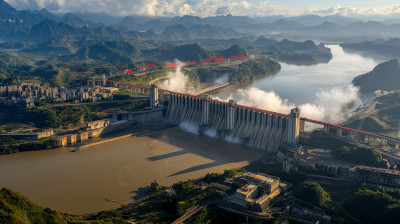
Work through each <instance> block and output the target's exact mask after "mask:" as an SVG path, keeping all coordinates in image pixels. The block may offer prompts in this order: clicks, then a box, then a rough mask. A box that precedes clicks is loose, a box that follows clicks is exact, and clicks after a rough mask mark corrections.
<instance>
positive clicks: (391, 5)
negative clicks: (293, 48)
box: [5, 0, 400, 17]
mask: <svg viewBox="0 0 400 224" xmlns="http://www.w3.org/2000/svg"><path fill="white" fill-rule="evenodd" d="M5 1H6V2H8V3H9V4H10V5H12V6H13V7H15V8H16V9H19V10H21V9H42V8H46V9H47V10H49V11H50V12H53V13H59V14H62V13H67V12H105V13H107V14H110V15H117V16H129V15H141V16H161V17H173V16H183V15H193V16H200V17H207V16H216V15H226V14H228V13H231V14H232V15H235V16H250V17H264V16H272V15H284V16H297V15H303V14H317V15H321V16H325V15H334V14H339V15H344V16H349V17H360V16H397V17H400V1H399V0H230V1H229V0H225V1H221V0H5Z"/></svg>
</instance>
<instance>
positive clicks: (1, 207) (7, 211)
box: [0, 188, 68, 224]
mask: <svg viewBox="0 0 400 224" xmlns="http://www.w3.org/2000/svg"><path fill="white" fill-rule="evenodd" d="M0 223H4V224H6V223H27V224H28V223H55V224H56V223H60V224H64V223H68V222H67V220H66V219H65V218H64V217H63V215H62V214H60V213H58V212H56V211H53V210H51V209H49V208H44V207H41V206H39V205H36V204H35V203H33V202H32V201H30V200H29V199H28V198H27V197H25V196H23V195H22V194H19V193H16V192H13V191H11V190H8V189H5V188H3V189H1V190H0Z"/></svg>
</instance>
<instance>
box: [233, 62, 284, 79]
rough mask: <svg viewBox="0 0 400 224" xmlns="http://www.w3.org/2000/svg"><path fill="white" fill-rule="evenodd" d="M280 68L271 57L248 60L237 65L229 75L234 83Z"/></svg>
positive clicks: (270, 72)
mask: <svg viewBox="0 0 400 224" xmlns="http://www.w3.org/2000/svg"><path fill="white" fill-rule="evenodd" d="M279 70H281V65H280V64H279V62H277V61H275V60H271V59H263V60H248V61H245V62H243V63H242V64H240V65H239V69H238V70H237V71H235V72H234V73H233V75H232V77H231V81H232V82H234V83H244V82H248V81H251V80H253V79H254V77H256V76H259V75H270V74H273V73H276V72H278V71H279Z"/></svg>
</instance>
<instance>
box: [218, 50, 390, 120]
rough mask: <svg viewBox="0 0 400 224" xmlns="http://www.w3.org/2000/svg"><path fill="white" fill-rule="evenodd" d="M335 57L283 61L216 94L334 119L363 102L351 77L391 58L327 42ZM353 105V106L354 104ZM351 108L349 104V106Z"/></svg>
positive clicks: (258, 104)
mask: <svg viewBox="0 0 400 224" xmlns="http://www.w3.org/2000/svg"><path fill="white" fill-rule="evenodd" d="M327 47H329V48H330V49H331V52H332V55H333V58H332V60H330V61H329V62H328V63H321V64H316V65H291V64H286V63H282V62H281V66H282V69H281V71H280V72H278V73H276V74H274V75H270V76H267V77H263V78H259V79H257V80H255V81H254V82H253V83H252V84H250V85H247V86H246V87H244V88H237V87H233V88H231V89H228V90H227V91H223V92H220V93H217V94H215V95H214V97H217V98H219V99H221V100H228V99H236V100H237V101H238V103H240V104H244V105H247V106H255V107H258V108H262V109H267V110H272V111H277V112H281V113H289V111H290V109H291V108H293V107H294V106H299V107H300V108H301V109H302V115H303V116H306V117H308V118H311V119H319V120H326V121H329V120H332V119H335V118H337V117H336V116H332V114H336V115H338V116H339V115H340V112H344V111H343V108H346V106H347V104H349V105H357V104H360V103H361V102H360V101H359V97H358V90H357V88H354V87H353V86H351V85H350V84H351V81H352V80H353V78H354V77H356V76H358V75H362V74H365V73H367V72H369V71H371V70H372V69H373V68H374V67H375V66H376V65H378V64H379V63H381V62H384V61H386V60H388V58H383V57H377V56H373V57H366V56H363V55H360V54H357V53H350V52H346V51H344V50H343V49H342V48H341V47H340V46H339V45H327ZM350 108H351V106H350ZM346 109H349V108H346Z"/></svg>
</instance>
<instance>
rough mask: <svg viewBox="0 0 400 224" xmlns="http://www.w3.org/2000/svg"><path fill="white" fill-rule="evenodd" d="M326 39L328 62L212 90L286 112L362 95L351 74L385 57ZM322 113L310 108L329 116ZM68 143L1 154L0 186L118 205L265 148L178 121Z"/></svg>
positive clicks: (69, 206)
mask: <svg viewBox="0 0 400 224" xmlns="http://www.w3.org/2000/svg"><path fill="white" fill-rule="evenodd" d="M328 47H330V48H331V49H332V54H333V59H332V60H331V61H330V62H329V63H324V64H317V65H309V66H299V65H289V64H285V63H281V64H282V70H281V71H280V72H279V73H277V74H275V75H272V76H268V77H264V78H260V79H257V80H255V81H254V82H253V83H252V84H250V85H248V86H246V87H242V88H232V89H227V90H226V91H225V92H221V93H218V94H216V95H214V97H218V98H221V99H228V98H229V97H231V98H235V99H237V100H238V103H241V104H246V105H250V106H257V107H259V108H264V109H271V110H276V111H280V112H285V113H288V111H287V110H289V109H290V108H292V107H293V106H297V105H300V106H303V108H304V109H303V108H302V114H307V108H308V107H310V108H311V110H309V111H313V110H312V109H313V108H314V112H315V111H317V112H321V111H322V112H327V111H328V112H329V111H330V112H332V111H333V112H334V110H335V108H337V107H341V106H343V104H346V103H347V98H350V96H351V95H352V94H355V96H356V97H357V91H354V90H353V89H352V87H348V86H349V84H350V83H351V80H352V79H353V78H354V77H356V76H358V75H361V74H364V73H366V72H369V71H370V70H372V69H373V68H374V67H375V66H376V65H377V64H379V63H381V62H383V61H384V59H380V58H375V59H374V58H368V57H364V56H361V55H359V54H355V53H348V52H345V51H343V49H342V48H340V47H339V46H337V45H329V46H328ZM335 99H336V100H335ZM331 101H333V102H336V103H334V104H331ZM327 102H328V103H327ZM304 105H306V106H304ZM307 106H308V107H307ZM317 109H318V110H321V111H318V110H317ZM309 111H308V113H310V112H309ZM322 112H321V113H322ZM322 115H326V114H324V113H322ZM322 115H321V114H320V113H318V114H317V113H314V114H309V116H308V115H307V116H308V117H309V118H314V119H323V117H320V116H322ZM314 116H315V117H314ZM70 150H71V148H61V149H55V150H48V151H39V152H24V153H17V154H13V155H4V156H0V187H7V188H10V189H12V190H15V191H19V192H21V193H23V194H25V195H26V196H28V197H29V198H30V199H31V200H33V201H34V202H36V203H38V204H40V205H43V206H47V207H50V208H52V209H55V210H58V211H62V212H69V213H72V214H85V213H91V212H97V211H101V210H106V209H113V208H118V207H120V206H121V205H122V204H126V203H129V202H132V201H133V200H134V199H139V198H141V197H143V194H144V192H145V190H146V189H145V187H146V186H149V185H150V183H151V182H152V181H153V180H156V181H157V182H158V183H159V184H160V185H166V186H168V185H171V184H173V183H174V182H177V181H182V180H187V179H194V178H199V177H202V176H204V175H205V174H207V173H210V172H223V170H225V169H231V168H238V167H244V166H246V165H248V164H249V163H251V162H252V161H255V160H258V159H260V158H262V157H264V156H266V153H265V152H263V151H260V150H256V149H252V148H248V147H245V146H242V145H237V144H232V143H228V142H225V141H223V140H219V139H215V138H211V137H208V136H199V135H196V134H192V133H189V132H186V131H183V130H181V129H180V128H179V127H174V128H170V129H166V130H163V131H159V132H156V133H152V134H150V135H147V136H140V137H130V138H126V139H123V140H119V141H115V142H109V143H105V144H102V145H98V146H94V147H91V148H88V149H85V150H83V151H78V152H70ZM106 199H109V200H112V201H117V202H119V203H115V202H111V201H107V200H106Z"/></svg>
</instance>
